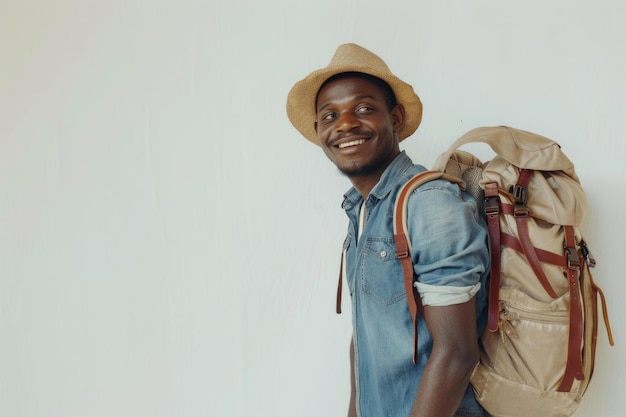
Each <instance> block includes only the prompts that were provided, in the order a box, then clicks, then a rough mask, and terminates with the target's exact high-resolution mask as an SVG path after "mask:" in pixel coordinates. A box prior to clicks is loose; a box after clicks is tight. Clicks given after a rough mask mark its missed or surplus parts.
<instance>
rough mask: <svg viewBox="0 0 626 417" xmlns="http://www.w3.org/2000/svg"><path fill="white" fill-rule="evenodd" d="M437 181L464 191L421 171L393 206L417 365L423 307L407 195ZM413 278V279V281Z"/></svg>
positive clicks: (453, 179) (438, 175)
mask: <svg viewBox="0 0 626 417" xmlns="http://www.w3.org/2000/svg"><path fill="white" fill-rule="evenodd" d="M437 179H445V180H448V181H450V182H453V183H456V184H458V185H459V187H461V189H465V182H464V181H463V180H462V179H460V178H457V177H454V176H452V175H450V174H446V173H444V172H441V171H423V172H420V173H419V174H417V175H415V176H414V177H413V178H411V179H410V180H409V181H407V182H406V183H405V184H404V185H403V186H402V188H401V189H400V191H399V192H398V196H397V197H396V203H395V206H394V220H393V233H394V234H393V238H394V240H395V243H396V257H397V258H398V259H399V260H400V262H401V263H402V270H403V273H404V289H405V291H406V299H407V303H408V306H409V313H410V314H411V319H412V320H413V363H417V342H418V337H417V322H418V314H422V315H423V314H424V306H423V305H422V298H421V297H420V295H419V293H418V292H417V289H416V288H415V286H414V285H413V284H414V282H415V280H417V278H416V277H415V271H414V269H413V257H412V256H411V242H410V241H409V239H408V238H407V233H408V228H407V206H408V202H409V195H410V194H411V193H412V192H413V191H414V190H415V189H416V188H417V187H419V186H420V185H422V184H425V183H427V182H429V181H434V180H437ZM414 277H415V279H414Z"/></svg>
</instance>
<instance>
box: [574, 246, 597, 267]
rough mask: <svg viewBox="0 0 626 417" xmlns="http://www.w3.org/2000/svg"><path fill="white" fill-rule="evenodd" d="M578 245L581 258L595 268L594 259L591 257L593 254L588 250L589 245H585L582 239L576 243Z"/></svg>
mask: <svg viewBox="0 0 626 417" xmlns="http://www.w3.org/2000/svg"><path fill="white" fill-rule="evenodd" d="M578 246H580V252H581V254H582V255H583V258H585V262H587V265H589V268H595V267H596V259H595V258H594V257H593V254H592V253H591V251H590V250H589V247H588V246H587V242H585V241H584V240H581V241H580V242H579V243H578Z"/></svg>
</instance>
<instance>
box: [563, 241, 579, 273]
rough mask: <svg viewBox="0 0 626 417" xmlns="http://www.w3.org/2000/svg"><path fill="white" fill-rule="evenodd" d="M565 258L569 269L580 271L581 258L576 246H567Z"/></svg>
mask: <svg viewBox="0 0 626 417" xmlns="http://www.w3.org/2000/svg"><path fill="white" fill-rule="evenodd" d="M565 258H566V259H567V267H568V268H569V269H574V270H576V271H580V258H579V257H578V254H577V253H576V249H575V248H568V247H565Z"/></svg>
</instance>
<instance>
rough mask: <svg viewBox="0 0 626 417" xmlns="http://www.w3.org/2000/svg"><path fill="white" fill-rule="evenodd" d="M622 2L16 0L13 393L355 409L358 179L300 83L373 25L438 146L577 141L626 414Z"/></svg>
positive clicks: (6, 255) (426, 148) (617, 389)
mask: <svg viewBox="0 0 626 417" xmlns="http://www.w3.org/2000/svg"><path fill="white" fill-rule="evenodd" d="M624 4H625V3H624V2H622V1H619V0H599V1H594V2H590V1H587V2H583V1H578V0H574V1H572V0H567V1H566V0H553V1H550V2H546V1H540V0H527V1H509V0H497V1H496V0H473V1H450V0H443V1H442V0H417V1H410V2H409V1H406V2H401V1H396V0H391V1H385V2H380V1H373V0H363V1H349V2H348V1H337V0H320V1H318V2H297V1H291V0H284V1H279V0H267V1H264V2H257V1H253V0H235V1H230V0H223V1H220V0H206V1H199V0H177V1H174V0H152V1H141V0H110V1H106V2H104V1H100V2H96V1H83V0H57V1H54V2H51V1H44V0H19V1H9V0H4V1H2V2H0V60H1V61H0V369H1V372H0V415H1V416H7V417H9V416H10V417H35V416H45V417H53V416H54V417H56V416H64V417H84V416H89V417H98V416H107V417H110V416H116V417H120V416H133V417H135V416H158V417H161V416H215V417H231V416H235V417H237V416H244V415H256V416H261V417H265V416H268V417H269V416H272V417H281V416H293V415H299V416H305V417H307V416H322V415H323V416H340V415H344V413H345V410H346V408H347V395H348V362H347V357H348V340H349V335H350V317H349V313H348V314H343V315H342V316H336V315H335V314H334V311H333V310H334V296H335V293H334V291H335V286H336V275H337V269H338V261H339V257H338V255H339V248H340V245H341V242H342V240H343V234H344V230H345V219H344V215H343V213H342V211H341V209H340V203H341V200H342V197H341V196H342V193H343V192H344V191H345V189H346V188H347V187H348V185H349V184H348V182H347V180H346V179H344V178H342V177H341V176H340V175H338V174H337V173H336V172H335V169H334V168H333V167H332V166H331V164H330V163H329V162H328V161H327V160H326V159H325V157H324V156H323V155H322V153H321V152H320V151H319V149H317V148H316V147H315V146H313V145H311V144H309V143H308V142H306V141H305V140H304V139H302V138H301V137H299V135H298V133H297V132H296V131H295V129H293V128H292V126H291V125H290V124H289V122H288V120H287V118H286V115H285V111H284V107H285V98H286V95H287V92H288V91H289V89H290V88H291V86H292V84H293V83H294V82H295V81H297V80H299V79H300V78H302V77H303V76H305V75H306V74H307V73H308V72H310V71H311V70H313V69H317V68H319V67H322V66H325V65H326V64H327V63H328V61H329V60H330V57H331V56H332V54H333V52H334V50H335V48H336V46H337V45H338V44H340V43H344V42H349V41H354V42H358V43H361V44H362V45H364V46H366V47H368V48H370V49H372V50H374V51H376V52H378V53H379V54H380V55H382V56H383V57H384V58H385V59H386V60H387V62H388V63H389V65H390V66H391V67H392V69H394V70H395V71H396V72H397V73H398V75H400V76H401V77H402V78H404V79H405V80H407V81H408V82H410V83H412V84H413V85H414V86H415V88H416V90H417V91H418V92H419V94H420V96H421V97H422V100H423V102H424V105H425V111H424V122H423V124H422V126H421V127H420V129H419V130H418V132H417V133H416V134H415V135H414V137H413V138H411V139H409V140H408V141H406V142H404V143H405V145H404V147H405V149H407V151H408V152H409V154H410V155H411V156H412V157H413V158H414V160H416V161H418V162H421V163H424V164H426V165H428V164H430V163H431V162H432V161H433V160H434V158H435V156H436V155H437V154H438V153H440V152H442V151H443V150H444V149H445V148H446V147H447V145H448V144H449V143H450V142H451V141H452V140H453V139H454V138H456V137H457V136H459V135H460V134H462V133H463V132H465V131H466V130H469V129H470V128H473V127H477V126H482V125H492V124H510V125H512V126H515V127H519V128H523V129H526V130H532V131H535V132H537V133H541V134H543V135H546V136H549V137H552V138H554V139H556V140H557V141H558V142H559V143H560V144H561V145H562V147H563V149H564V150H565V152H566V153H567V155H568V156H569V157H570V158H571V159H572V160H573V161H574V163H575V164H576V167H577V170H578V174H579V176H580V177H581V179H582V182H583V185H584V187H585V189H586V190H587V192H588V195H589V200H590V214H589V216H588V218H587V220H586V224H585V227H584V229H583V231H584V233H585V235H586V236H587V240H588V241H589V243H590V244H591V246H592V248H593V251H594V253H595V255H596V257H597V259H598V267H597V269H596V280H597V281H598V283H599V284H600V285H601V286H602V287H603V288H604V290H605V292H606V295H607V299H608V302H609V306H610V312H611V314H612V317H613V329H614V332H615V336H616V341H617V346H616V347H614V348H609V347H608V343H607V341H606V337H605V332H604V330H601V332H600V337H599V347H598V363H597V367H596V372H595V375H594V381H593V383H592V385H591V387H590V389H589V391H588V395H587V397H586V398H585V400H584V402H583V404H582V406H581V408H580V409H579V412H578V413H577V415H578V416H589V417H591V416H598V415H602V416H619V415H622V413H623V412H622V411H621V410H623V406H622V402H623V400H622V398H620V395H623V386H624V383H625V381H624V377H623V375H625V374H626V363H625V360H626V359H625V356H624V355H620V354H619V352H622V351H623V349H624V343H626V342H624V338H623V335H624V334H625V333H626V323H625V322H624V321H623V320H621V317H623V316H624V314H625V312H626V311H625V309H626V307H625V304H624V302H623V296H624V293H625V286H626V284H625V280H624V277H623V266H622V263H621V261H622V257H623V256H624V254H623V239H624V236H625V235H626V226H625V224H626V222H624V220H623V211H624V207H625V203H626V197H625V195H624V192H625V191H626V187H625V184H626V168H625V164H624V160H625V159H626V151H625V134H626V129H625V125H624V121H625V120H626V110H625V106H624V97H625V96H626V81H625V77H624V74H626V52H625V49H624V46H623V41H624V39H625V37H626V28H625V27H624V25H623V24H622V20H623V16H624V15H625V13H626V6H625V5H624ZM482 151H483V150H479V151H478V152H482ZM487 154H488V153H487ZM344 303H345V304H344V307H345V309H346V310H348V311H349V309H348V304H347V303H348V300H345V301H344Z"/></svg>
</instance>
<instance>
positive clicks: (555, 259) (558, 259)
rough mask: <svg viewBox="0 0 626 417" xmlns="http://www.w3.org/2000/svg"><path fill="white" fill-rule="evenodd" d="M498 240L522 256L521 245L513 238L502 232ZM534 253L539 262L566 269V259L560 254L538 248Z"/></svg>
mask: <svg viewBox="0 0 626 417" xmlns="http://www.w3.org/2000/svg"><path fill="white" fill-rule="evenodd" d="M500 239H501V242H502V246H506V247H507V248H511V249H513V250H515V251H517V252H519V253H521V254H524V250H523V249H522V244H521V243H520V242H519V240H518V239H517V238H516V237H515V236H513V235H510V234H508V233H504V232H502V233H501V234H500ZM535 252H536V253H537V258H539V260H540V261H541V262H543V263H547V264H551V265H556V266H560V267H562V268H567V258H566V257H565V256H563V255H562V254H558V253H554V252H550V251H547V250H544V249H539V248H535Z"/></svg>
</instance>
